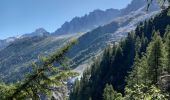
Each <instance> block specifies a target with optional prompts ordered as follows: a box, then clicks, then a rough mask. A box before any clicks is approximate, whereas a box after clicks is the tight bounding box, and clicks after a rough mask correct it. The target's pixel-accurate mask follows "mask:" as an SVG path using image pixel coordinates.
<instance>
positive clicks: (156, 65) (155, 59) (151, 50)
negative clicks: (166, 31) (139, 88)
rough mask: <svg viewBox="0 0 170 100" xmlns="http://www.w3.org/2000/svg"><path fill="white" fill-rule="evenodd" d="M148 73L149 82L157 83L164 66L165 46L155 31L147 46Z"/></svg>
mask: <svg viewBox="0 0 170 100" xmlns="http://www.w3.org/2000/svg"><path fill="white" fill-rule="evenodd" d="M147 56H148V57H147V58H148V66H149V69H148V75H150V80H151V84H157V82H158V77H159V76H160V75H161V73H162V72H163V69H164V67H165V48H164V45H163V42H162V38H161V37H160V36H159V33H155V34H154V36H153V38H152V41H151V43H150V44H149V47H148V53H147Z"/></svg>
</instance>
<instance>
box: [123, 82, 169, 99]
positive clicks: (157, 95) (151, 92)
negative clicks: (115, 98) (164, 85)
mask: <svg viewBox="0 0 170 100" xmlns="http://www.w3.org/2000/svg"><path fill="white" fill-rule="evenodd" d="M125 91H126V95H125V100H168V99H167V94H165V93H163V92H162V91H161V90H160V89H159V88H157V87H156V86H154V85H152V86H151V87H148V86H146V85H143V84H139V85H137V84H135V85H134V86H133V87H131V88H127V87H126V89H125Z"/></svg>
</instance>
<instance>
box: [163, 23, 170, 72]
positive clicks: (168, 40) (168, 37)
mask: <svg viewBox="0 0 170 100" xmlns="http://www.w3.org/2000/svg"><path fill="white" fill-rule="evenodd" d="M164 39H165V49H166V52H167V55H166V58H167V59H166V60H167V61H166V70H167V71H168V73H170V26H169V25H168V26H167V29H166V34H165V36H164Z"/></svg>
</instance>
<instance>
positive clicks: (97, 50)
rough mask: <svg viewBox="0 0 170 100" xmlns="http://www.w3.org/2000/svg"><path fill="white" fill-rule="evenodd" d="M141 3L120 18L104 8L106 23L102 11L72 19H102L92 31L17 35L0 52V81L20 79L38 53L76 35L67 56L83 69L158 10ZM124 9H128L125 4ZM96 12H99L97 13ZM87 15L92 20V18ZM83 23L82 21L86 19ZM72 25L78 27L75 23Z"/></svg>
mask: <svg viewBox="0 0 170 100" xmlns="http://www.w3.org/2000/svg"><path fill="white" fill-rule="evenodd" d="M132 2H133V1H132ZM145 6H146V5H144V4H143V6H142V7H140V6H139V8H138V9H137V10H135V11H134V10H132V11H131V12H129V13H128V14H125V15H122V16H121V17H120V16H117V15H116V16H115V15H114V14H113V15H114V16H115V17H114V18H113V15H112V16H111V17H112V18H111V17H109V16H110V14H111V13H112V10H106V11H107V13H108V12H110V14H108V17H109V18H108V19H110V21H111V22H109V21H108V19H107V20H105V21H104V18H107V17H104V18H103V17H101V16H105V15H103V13H104V12H102V11H100V10H96V11H94V12H97V13H96V14H94V12H92V13H90V14H89V15H85V16H86V17H85V16H84V17H82V18H78V19H79V21H77V18H76V20H75V19H74V22H75V21H76V23H81V22H83V21H84V20H85V19H83V18H87V19H88V18H90V17H89V16H92V15H93V16H94V15H95V16H96V17H98V18H95V19H97V20H99V19H100V20H101V19H102V18H103V21H104V23H106V24H103V25H101V26H98V27H97V26H96V27H97V28H95V29H93V28H94V27H93V28H92V30H90V31H89V32H84V33H83V34H79V35H78V34H64V35H62V34H60V35H57V33H53V34H52V33H51V34H49V33H48V32H47V31H45V30H44V29H42V28H40V29H37V30H36V31H35V32H32V33H30V34H26V35H23V36H21V37H20V38H17V39H16V40H15V41H13V42H11V43H10V44H9V45H7V46H6V47H5V48H4V49H2V50H1V51H0V73H1V75H0V80H3V81H4V82H7V83H10V82H16V81H18V80H21V79H22V78H23V77H24V74H25V73H27V72H29V71H30V70H31V68H30V66H31V63H32V62H33V61H37V60H38V59H39V57H40V56H42V55H43V56H46V55H49V54H50V53H52V52H54V50H56V49H58V48H60V47H61V46H62V45H63V44H64V43H65V42H66V41H68V40H69V39H71V38H72V37H76V38H78V41H79V43H78V44H77V45H75V46H74V47H73V48H72V49H71V50H70V52H69V54H68V56H69V58H70V59H71V60H72V61H73V63H71V67H72V68H77V69H78V70H77V71H80V72H83V70H82V69H84V68H85V67H87V65H88V64H89V63H91V62H92V61H93V58H95V57H96V56H97V55H100V54H101V53H102V52H103V50H104V48H105V47H106V46H107V45H109V44H113V43H115V42H118V41H120V40H121V39H122V38H124V37H126V36H127V33H128V32H130V31H132V30H134V29H135V28H136V26H137V25H138V24H139V23H140V22H141V21H144V20H146V19H148V18H150V17H152V16H154V15H156V14H157V13H159V11H158V10H157V9H155V10H152V11H150V12H146V11H145V10H143V8H145ZM127 9H129V8H128V7H127ZM135 9H136V8H135ZM99 12H102V14H101V16H100V14H99ZM116 12H117V11H116ZM98 14H99V15H98ZM105 14H106V13H105ZM119 14H120V13H118V15H119ZM97 15H98V16H97ZM99 16H100V18H99ZM91 18H92V19H93V17H91ZM84 22H86V20H85V21H84ZM92 22H93V21H92ZM72 23H73V22H72ZM99 23H100V21H99ZM89 24H90V23H89ZM70 25H73V24H70ZM76 25H78V26H80V25H79V24H76ZM91 25H92V26H93V25H94V23H91ZM72 27H73V26H72ZM74 28H75V26H74ZM80 29H82V28H80ZM59 30H60V29H59ZM63 30H64V28H63ZM66 30H67V29H66ZM77 32H78V31H77ZM83 64H85V66H82V65H83Z"/></svg>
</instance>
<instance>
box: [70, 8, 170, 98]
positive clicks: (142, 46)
mask: <svg viewBox="0 0 170 100" xmlns="http://www.w3.org/2000/svg"><path fill="white" fill-rule="evenodd" d="M168 12H169V8H168V9H166V10H164V11H162V13H160V14H159V15H157V16H156V17H155V18H151V19H150V20H148V21H145V22H143V23H141V24H140V25H139V26H138V27H137V28H136V30H135V32H131V33H129V34H128V36H127V38H126V39H125V40H122V41H121V42H120V43H119V44H114V45H113V46H110V47H108V48H107V49H106V50H105V51H104V53H103V55H102V57H99V58H98V59H96V61H95V62H94V64H93V65H92V66H91V68H90V69H87V70H86V71H85V72H84V74H83V77H82V78H81V80H76V82H75V84H74V87H73V90H72V92H71V95H70V100H168V99H170V98H169V94H170V26H169V25H168V24H169V23H170V16H169V14H168Z"/></svg>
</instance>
